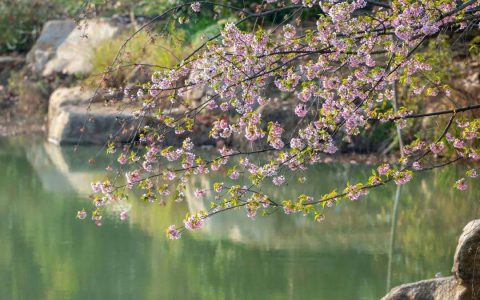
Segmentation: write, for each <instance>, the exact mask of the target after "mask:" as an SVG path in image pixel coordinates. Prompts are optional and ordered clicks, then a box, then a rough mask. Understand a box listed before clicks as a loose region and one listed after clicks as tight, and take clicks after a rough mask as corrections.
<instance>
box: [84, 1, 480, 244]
mask: <svg viewBox="0 0 480 300" xmlns="http://www.w3.org/2000/svg"><path fill="white" fill-rule="evenodd" d="M280 2H282V3H280ZM291 3H292V4H293V5H294V6H293V8H301V9H303V10H308V9H312V8H313V7H314V6H315V7H320V9H321V11H322V14H320V15H319V16H318V18H317V19H316V22H315V28H314V29H307V28H303V27H301V26H295V25H294V24H295V23H294V22H293V21H292V22H291V23H289V24H288V23H287V24H283V23H282V24H281V25H279V26H280V27H281V31H279V32H274V31H275V30H276V28H273V29H259V28H257V27H255V30H252V31H242V30H241V29H240V27H239V26H238V22H237V23H227V24H226V25H225V26H224V28H223V29H222V30H221V32H220V34H219V38H218V39H214V40H212V41H209V42H207V43H205V44H204V45H203V47H202V48H201V50H199V51H196V52H194V53H192V55H190V56H189V57H188V58H187V59H185V60H184V61H182V62H181V63H179V65H178V66H177V67H175V68H172V69H168V70H163V71H157V72H154V73H153V74H152V77H151V81H150V82H149V83H148V84H145V85H143V86H142V87H141V88H140V90H139V93H138V95H140V96H139V97H138V99H137V100H138V101H141V102H142V103H143V105H142V108H141V110H140V111H139V112H138V113H137V115H138V116H139V117H141V116H147V115H148V116H155V118H156V120H155V121H156V122H157V124H158V125H157V126H156V127H149V126H145V127H144V128H143V129H142V132H141V134H140V139H139V144H138V146H139V149H131V148H129V147H124V148H123V149H122V150H121V151H120V153H119V154H118V157H117V161H118V163H119V165H120V166H119V170H122V172H120V171H118V172H117V173H116V174H125V181H126V184H125V185H124V186H120V187H118V186H117V187H114V185H113V184H112V183H111V182H110V181H105V182H103V183H102V182H96V183H93V184H92V189H93V192H94V193H95V194H96V195H97V196H95V197H94V204H95V206H96V207H102V206H105V205H107V204H110V203H112V202H114V201H116V199H119V198H123V197H124V193H125V192H124V190H125V189H127V190H128V189H133V188H134V187H138V188H139V189H140V190H141V191H142V199H143V200H144V201H147V202H152V203H157V202H158V203H163V202H165V201H166V200H165V199H173V200H174V201H176V202H180V201H182V200H183V199H184V198H185V197H186V194H187V193H186V187H187V185H188V184H189V181H190V179H191V178H193V177H195V176H197V175H205V174H209V173H210V172H224V173H225V174H227V176H228V177H229V181H232V182H233V183H234V184H233V185H232V186H227V185H225V184H224V183H221V182H216V183H215V184H214V185H213V186H212V189H211V190H210V191H211V192H212V193H213V194H214V198H213V199H214V201H212V203H213V204H212V207H211V210H210V211H207V212H205V211H201V212H195V213H192V214H189V215H188V216H187V217H186V218H185V220H184V222H183V227H175V226H174V225H172V226H170V227H169V228H168V229H167V235H168V236H169V237H170V238H171V239H177V238H179V237H180V236H181V231H182V230H197V229H199V228H201V227H202V226H203V225H204V223H205V221H206V219H207V218H208V217H209V216H211V215H213V214H215V213H218V212H219V211H224V210H228V209H231V208H234V207H245V209H246V211H247V216H248V217H252V218H253V217H255V216H257V213H258V210H264V211H268V210H273V209H279V208H280V209H282V210H283V211H284V213H285V214H294V213H301V214H303V215H313V216H314V219H315V220H317V221H320V220H323V218H324V214H323V212H322V210H323V209H326V208H328V207H331V206H333V205H334V204H335V203H337V202H338V201H340V200H342V199H348V200H358V199H360V198H361V197H364V196H366V195H367V194H368V190H369V189H370V188H372V187H376V186H380V185H383V184H386V183H388V182H390V181H393V182H395V183H396V184H398V185H402V184H405V183H407V182H409V181H410V180H411V179H412V177H413V174H414V172H418V171H421V170H425V169H426V168H429V167H430V168H431V167H435V165H434V164H433V163H434V158H442V157H448V155H447V150H451V152H453V153H454V154H455V155H456V156H458V157H459V158H462V159H468V160H479V159H480V150H479V149H478V142H477V141H478V138H479V130H480V120H479V119H473V120H472V119H469V120H462V121H458V120H459V119H458V118H457V119H455V122H452V121H453V120H454V117H455V118H456V117H457V115H456V114H455V111H453V112H452V114H453V117H452V119H451V122H450V123H449V124H448V126H447V128H446V131H445V132H444V133H443V134H442V136H440V137H435V138H434V139H433V140H431V139H430V140H429V139H417V140H415V141H414V142H412V143H411V144H409V145H406V146H405V147H404V148H403V149H402V150H403V154H404V156H403V157H402V158H401V159H399V161H398V163H397V164H396V165H393V164H392V165H390V164H382V165H380V166H379V167H378V168H377V169H376V170H374V171H373V174H372V176H371V177H370V178H369V179H368V181H366V182H363V183H357V184H354V185H351V184H347V186H346V187H345V189H344V190H343V192H341V193H337V192H336V191H335V190H334V191H332V192H331V193H328V194H325V195H304V194H302V195H299V196H298V198H296V199H279V200H278V199H277V200H278V201H275V199H271V198H269V197H268V195H265V194H263V193H262V192H260V191H261V185H262V184H270V182H271V183H272V184H274V185H276V186H282V185H286V184H288V180H287V177H288V176H285V171H290V172H293V173H295V172H297V171H302V170H306V169H307V168H309V167H311V166H313V165H315V164H317V163H319V162H320V161H321V158H322V156H324V155H328V154H334V153H337V152H338V150H339V147H338V142H339V140H340V139H339V137H342V138H343V140H345V141H349V140H351V139H352V137H354V136H356V135H358V134H360V133H361V132H362V131H364V130H366V129H368V127H369V124H370V123H372V122H377V121H380V123H381V124H384V123H389V122H393V121H394V122H396V125H397V126H398V128H399V129H401V128H404V127H405V126H408V124H409V123H408V120H410V118H413V117H414V114H413V112H412V111H411V110H409V109H407V108H404V107H401V108H399V109H394V108H393V107H394V101H396V100H395V89H394V85H395V83H396V82H398V81H399V80H403V81H405V82H406V83H408V84H410V85H411V87H412V90H413V91H414V93H416V94H420V95H421V94H422V93H423V94H424V95H425V96H432V95H438V94H445V95H447V94H448V95H450V91H449V89H447V88H445V87H443V86H441V85H438V84H434V83H431V82H428V81H425V80H423V81H421V80H420V78H422V76H423V74H424V72H426V71H430V70H431V64H430V63H429V61H428V60H427V59H426V58H425V57H423V56H422V55H414V52H415V51H418V49H419V47H420V46H421V45H422V43H423V42H424V41H425V40H427V39H428V38H430V37H431V36H433V35H435V34H438V33H439V31H440V30H441V29H442V28H447V27H451V26H457V24H459V23H460V24H463V22H465V20H464V18H465V15H466V14H469V15H470V16H472V17H477V16H478V14H479V10H473V9H472V8H475V7H477V6H479V5H480V1H469V2H464V3H459V2H458V1H457V2H454V1H439V0H422V1H404V0H396V1H392V3H391V4H389V3H387V2H378V3H380V4H378V3H377V4H375V3H376V2H369V1H366V0H353V1H343V0H337V1H324V0H322V1H319V0H292V1H291ZM200 4H201V3H200V2H194V3H192V4H191V9H192V10H193V11H194V12H199V11H200V10H201V9H202V6H201V5H200ZM267 4H268V5H265V6H262V7H266V8H265V9H266V11H264V13H265V14H268V13H269V12H271V13H272V14H273V13H275V12H276V11H278V9H287V8H288V7H283V6H282V5H283V1H275V0H268V1H267ZM269 5H270V6H269ZM293 8H292V9H293ZM460 27H463V25H460ZM198 87H203V88H205V89H208V90H209V93H208V94H207V96H205V97H204V98H202V100H201V101H202V102H201V103H200V104H199V105H198V106H196V107H192V106H191V105H186V104H185V103H186V102H187V101H184V100H185V97H186V95H187V94H188V92H189V91H191V90H192V89H195V88H198ZM272 89H273V90H272ZM275 94H280V95H283V94H289V95H291V96H292V97H294V102H295V104H294V108H292V109H293V112H294V114H295V118H296V121H297V124H296V126H295V128H288V130H287V128H286V127H285V124H283V123H282V120H275V121H271V120H266V119H265V118H264V116H263V115H262V111H263V110H264V109H265V108H266V107H268V106H272V105H274V102H275V100H274V97H273V96H272V95H275ZM166 96H167V97H166ZM165 101H169V103H170V104H171V105H170V107H174V108H176V109H177V110H178V109H179V108H180V107H182V105H183V106H184V107H183V110H182V111H183V112H182V113H181V114H178V113H177V114H175V113H174V110H173V109H170V110H168V109H167V110H165V109H162V107H165V105H161V104H162V103H163V102H165ZM174 104H175V105H174ZM204 111H207V113H208V114H209V115H211V116H215V118H216V119H215V120H213V121H212V122H211V125H210V127H209V136H210V138H211V139H213V140H214V141H215V142H217V144H218V145H224V146H219V147H218V148H219V149H218V151H219V155H218V156H216V157H215V158H213V159H211V158H205V157H202V156H201V155H199V153H198V152H197V151H195V145H194V142H193V141H194V126H195V123H196V118H197V116H198V114H199V113H201V112H204ZM290 131H291V132H290ZM172 133H173V134H175V135H177V136H178V137H180V138H181V139H182V143H181V144H180V145H176V146H175V145H171V144H169V143H168V139H167V138H166V136H167V135H168V134H172ZM233 138H239V139H240V140H242V141H244V142H245V143H247V144H249V145H250V148H251V149H253V150H252V151H250V152H248V153H245V152H242V151H240V150H238V149H234V148H229V147H228V146H225V145H229V143H228V141H230V140H231V139H233ZM112 152H113V151H112ZM263 152H267V153H268V154H269V158H268V160H267V161H266V162H257V163H253V162H252V161H251V160H250V159H249V156H248V155H250V154H258V153H263ZM234 157H238V158H239V159H238V160H233V159H232V158H234ZM174 165H175V166H177V165H180V167H178V168H177V167H173V166H174ZM232 165H233V166H232ZM467 175H468V176H469V177H471V178H473V177H476V173H475V172H474V170H473V171H471V170H470V171H469V174H467ZM474 175H475V176H474ZM240 178H242V179H243V180H242V182H244V183H242V185H239V184H236V183H237V182H240V180H239V179H240ZM303 181H304V179H303ZM465 181H466V180H465V179H464V178H462V179H459V181H457V182H456V183H455V187H457V188H458V189H460V190H464V189H465V188H466V183H465ZM112 182H113V181H112ZM245 182H248V184H247V183H245ZM207 195H210V194H209V193H207V190H206V189H197V190H196V191H195V192H194V196H195V197H196V198H205V197H206V196H207ZM199 201H200V200H199ZM101 213H102V212H101V210H100V209H97V210H95V212H94V214H93V216H92V219H94V221H96V222H97V223H100V222H101ZM127 216H128V214H127V212H126V211H125V212H121V213H120V218H121V219H126V218H127ZM77 217H78V218H79V219H84V218H86V212H85V211H83V210H82V211H80V212H78V214H77Z"/></svg>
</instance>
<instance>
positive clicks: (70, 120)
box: [48, 87, 140, 144]
mask: <svg viewBox="0 0 480 300" xmlns="http://www.w3.org/2000/svg"><path fill="white" fill-rule="evenodd" d="M134 110H135V108H134V107H131V106H129V105H126V104H124V103H120V104H116V105H105V104H104V103H103V102H99V101H98V99H96V97H95V95H94V93H93V91H85V90H83V89H82V88H80V87H75V88H60V89H57V90H56V91H55V92H53V94H52V95H51V97H50V103H49V107H48V140H49V141H50V142H52V143H55V144H76V143H82V144H102V143H105V142H107V141H110V140H112V141H115V142H120V143H124V142H129V141H131V140H132V139H133V138H134V137H135V135H136V130H137V129H138V125H139V122H140V121H139V120H137V119H135V118H134V117H133V111H134Z"/></svg>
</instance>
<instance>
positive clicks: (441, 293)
mask: <svg viewBox="0 0 480 300" xmlns="http://www.w3.org/2000/svg"><path fill="white" fill-rule="evenodd" d="M457 288H458V285H457V280H456V279H455V277H453V276H450V277H443V278H435V279H429V280H422V281H418V282H414V283H407V284H403V285H400V286H397V287H395V288H393V289H392V290H391V291H390V292H389V293H388V294H387V295H386V296H384V297H383V298H382V300H414V299H415V300H417V299H418V300H440V299H442V300H443V299H451V300H453V299H457V296H456V294H457V292H459V291H457Z"/></svg>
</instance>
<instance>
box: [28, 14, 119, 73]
mask: <svg viewBox="0 0 480 300" xmlns="http://www.w3.org/2000/svg"><path fill="white" fill-rule="evenodd" d="M126 28H127V27H126V26H125V25H122V24H119V23H118V22H112V21H111V20H109V19H104V18H101V19H90V20H86V21H85V22H82V23H81V26H80V27H77V26H76V25H75V23H74V22H73V21H69V20H55V21H49V22H47V23H45V25H44V28H43V30H42V33H41V35H40V37H39V39H38V40H37V42H36V43H35V45H34V46H33V48H32V50H31V51H30V53H29V54H28V56H27V59H28V62H29V63H30V64H31V66H32V69H33V70H34V71H35V72H37V73H40V74H42V75H43V76H48V75H51V74H54V73H65V74H88V73H89V72H91V70H92V67H93V66H92V58H93V55H94V53H95V49H96V48H97V47H98V46H99V45H100V44H101V42H103V41H105V40H107V39H111V38H114V37H115V36H116V35H118V34H119V33H120V32H121V31H122V30H123V29H126Z"/></svg>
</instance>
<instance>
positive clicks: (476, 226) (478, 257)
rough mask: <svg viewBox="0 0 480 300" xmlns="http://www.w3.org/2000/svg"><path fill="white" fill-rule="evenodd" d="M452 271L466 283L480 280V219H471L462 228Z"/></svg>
mask: <svg viewBox="0 0 480 300" xmlns="http://www.w3.org/2000/svg"><path fill="white" fill-rule="evenodd" d="M452 272H453V273H454V274H455V275H456V277H457V278H459V279H461V280H462V281H464V282H466V283H471V282H473V281H476V282H480V220H474V221H471V222H470V223H468V224H467V225H466V226H465V227H464V228H463V233H462V235H461V236H460V239H459V240H458V245H457V249H456V251H455V256H454V260H453V268H452Z"/></svg>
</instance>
